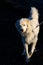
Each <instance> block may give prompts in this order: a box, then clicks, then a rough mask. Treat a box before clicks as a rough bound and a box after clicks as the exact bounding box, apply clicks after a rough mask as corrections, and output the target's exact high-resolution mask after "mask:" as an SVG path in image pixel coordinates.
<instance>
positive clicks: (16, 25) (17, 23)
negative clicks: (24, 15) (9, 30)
mask: <svg viewBox="0 0 43 65" xmlns="http://www.w3.org/2000/svg"><path fill="white" fill-rule="evenodd" d="M15 27H16V28H17V29H18V27H19V20H17V21H16V23H15Z"/></svg>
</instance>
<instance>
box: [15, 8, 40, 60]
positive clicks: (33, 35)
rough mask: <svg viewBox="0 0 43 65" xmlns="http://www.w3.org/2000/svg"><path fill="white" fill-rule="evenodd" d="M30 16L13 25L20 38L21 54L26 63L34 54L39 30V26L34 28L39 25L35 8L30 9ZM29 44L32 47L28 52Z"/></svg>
mask: <svg viewBox="0 0 43 65" xmlns="http://www.w3.org/2000/svg"><path fill="white" fill-rule="evenodd" d="M30 15H31V17H29V18H21V19H20V20H17V21H16V24H15V25H16V28H17V30H18V31H19V33H20V34H21V37H22V42H23V46H24V51H23V54H25V55H26V61H28V59H30V58H31V56H32V55H33V53H34V50H35V47H36V43H37V40H38V34H39V28H40V27H39V26H38V27H37V28H36V26H37V25H39V22H38V18H39V13H38V10H37V9H36V8H35V7H31V11H30ZM30 18H32V19H30ZM30 44H32V47H31V51H30V52H28V45H30Z"/></svg>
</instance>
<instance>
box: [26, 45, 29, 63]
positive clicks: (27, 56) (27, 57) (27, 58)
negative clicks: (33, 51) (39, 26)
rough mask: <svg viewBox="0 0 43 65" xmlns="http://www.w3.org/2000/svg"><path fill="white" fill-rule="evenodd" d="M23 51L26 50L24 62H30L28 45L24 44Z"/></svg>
mask: <svg viewBox="0 0 43 65" xmlns="http://www.w3.org/2000/svg"><path fill="white" fill-rule="evenodd" d="M25 50H26V62H27V63H28V61H30V55H29V53H28V44H25Z"/></svg>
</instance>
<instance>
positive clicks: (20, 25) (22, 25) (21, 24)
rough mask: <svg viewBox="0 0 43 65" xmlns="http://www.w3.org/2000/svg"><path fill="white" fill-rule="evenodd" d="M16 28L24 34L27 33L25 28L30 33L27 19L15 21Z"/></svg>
mask: <svg viewBox="0 0 43 65" xmlns="http://www.w3.org/2000/svg"><path fill="white" fill-rule="evenodd" d="M15 25H16V28H17V30H18V31H19V32H21V33H24V32H27V28H28V30H29V32H30V31H31V25H30V21H29V20H28V19H27V18H22V19H20V20H18V21H16V24H15Z"/></svg>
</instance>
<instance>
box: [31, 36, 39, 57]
mask: <svg viewBox="0 0 43 65" xmlns="http://www.w3.org/2000/svg"><path fill="white" fill-rule="evenodd" d="M37 40H38V38H37V37H35V39H34V41H33V45H32V48H31V56H32V54H33V52H34V51H35V47H36V43H37Z"/></svg>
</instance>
